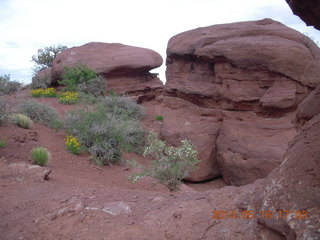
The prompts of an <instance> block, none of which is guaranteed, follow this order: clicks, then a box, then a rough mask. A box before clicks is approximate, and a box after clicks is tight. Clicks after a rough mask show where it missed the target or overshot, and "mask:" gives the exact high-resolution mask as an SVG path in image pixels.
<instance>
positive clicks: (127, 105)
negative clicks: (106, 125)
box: [100, 95, 144, 120]
mask: <svg viewBox="0 0 320 240" xmlns="http://www.w3.org/2000/svg"><path fill="white" fill-rule="evenodd" d="M100 102H101V103H102V104H104V105H105V106H106V107H107V109H108V112H110V113H112V114H113V115H116V116H118V117H121V118H124V119H134V120H140V119H141V118H142V117H143V115H144V113H143V111H142V109H141V107H140V106H139V105H138V104H136V103H135V102H133V101H132V100H130V99H129V98H126V97H120V96H117V95H112V96H108V97H104V98H103V99H101V100H100Z"/></svg>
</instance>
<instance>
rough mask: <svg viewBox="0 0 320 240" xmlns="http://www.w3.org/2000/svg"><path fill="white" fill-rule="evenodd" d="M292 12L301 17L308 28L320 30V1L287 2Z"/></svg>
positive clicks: (295, 0) (296, 0) (289, 0)
mask: <svg viewBox="0 0 320 240" xmlns="http://www.w3.org/2000/svg"><path fill="white" fill-rule="evenodd" d="M286 2H287V3H288V5H289V6H290V8H291V9H292V12H293V13H294V14H295V15H297V16H299V17H300V18H301V19H302V20H303V21H304V22H305V23H306V24H307V25H308V26H310V25H311V26H314V27H315V28H316V29H318V30H320V14H319V13H320V1H318V0H303V1H302V0H286Z"/></svg>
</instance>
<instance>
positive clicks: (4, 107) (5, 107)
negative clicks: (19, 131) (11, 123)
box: [0, 97, 9, 126]
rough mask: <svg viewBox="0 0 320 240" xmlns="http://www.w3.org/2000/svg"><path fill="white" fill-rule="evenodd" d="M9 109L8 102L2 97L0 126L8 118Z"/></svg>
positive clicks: (0, 99) (0, 100) (0, 102)
mask: <svg viewBox="0 0 320 240" xmlns="http://www.w3.org/2000/svg"><path fill="white" fill-rule="evenodd" d="M8 116H9V110H8V105H7V102H6V100H5V99H4V98H2V97H0V126H1V125H2V124H3V123H4V122H5V121H6V120H7V118H8Z"/></svg>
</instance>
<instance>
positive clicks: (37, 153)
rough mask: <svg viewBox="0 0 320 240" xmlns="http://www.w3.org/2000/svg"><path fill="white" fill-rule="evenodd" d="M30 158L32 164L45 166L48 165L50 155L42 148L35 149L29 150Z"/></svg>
mask: <svg viewBox="0 0 320 240" xmlns="http://www.w3.org/2000/svg"><path fill="white" fill-rule="evenodd" d="M31 158H32V162H33V163H35V164H38V165H40V166H45V165H47V164H48V161H49V158H50V153H49V151H48V149H46V148H44V147H36V148H33V149H32V150H31Z"/></svg>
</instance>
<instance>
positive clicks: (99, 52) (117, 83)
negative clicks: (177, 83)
mask: <svg viewBox="0 0 320 240" xmlns="http://www.w3.org/2000/svg"><path fill="white" fill-rule="evenodd" d="M79 64H84V65H87V66H88V67H90V68H92V69H93V70H94V71H96V72H97V73H98V74H100V75H102V76H104V77H105V78H106V79H107V80H106V82H107V89H109V90H110V89H112V90H114V91H116V92H119V93H124V92H126V93H131V92H143V91H148V90H150V89H157V88H159V87H160V88H161V87H162V82H161V81H160V80H159V79H158V78H157V77H156V75H154V74H151V73H149V71H150V70H151V69H154V68H157V67H159V66H161V64H162V57H161V56H160V55H159V54H158V53H156V52H155V51H153V50H150V49H146V48H139V47H132V46H127V45H123V44H119V43H99V42H93V43H88V44H85V45H83V46H80V47H73V48H70V49H67V50H65V51H63V52H62V53H61V54H59V55H58V56H57V57H56V58H55V59H54V62H53V66H52V76H53V81H57V80H58V79H60V78H61V75H62V73H63V69H64V67H65V66H77V65H79Z"/></svg>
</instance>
